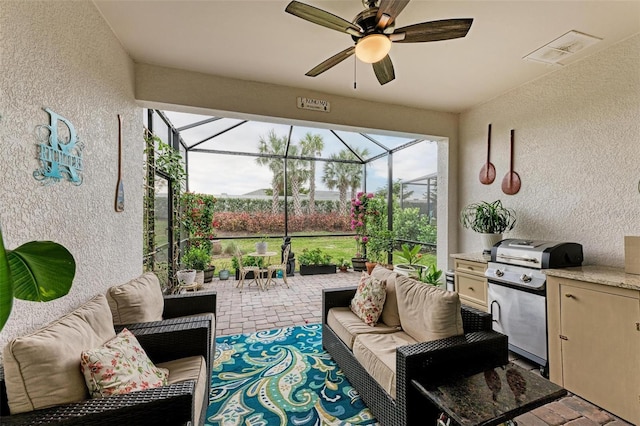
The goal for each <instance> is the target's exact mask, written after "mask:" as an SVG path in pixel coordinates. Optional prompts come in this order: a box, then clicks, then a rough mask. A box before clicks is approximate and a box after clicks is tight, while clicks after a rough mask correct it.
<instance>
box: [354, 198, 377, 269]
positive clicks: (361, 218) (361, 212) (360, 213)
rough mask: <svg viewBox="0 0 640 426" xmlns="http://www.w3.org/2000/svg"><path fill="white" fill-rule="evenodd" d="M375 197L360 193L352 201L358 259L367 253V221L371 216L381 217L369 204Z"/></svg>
mask: <svg viewBox="0 0 640 426" xmlns="http://www.w3.org/2000/svg"><path fill="white" fill-rule="evenodd" d="M373 197H374V194H373V193H372V192H358V194H356V198H354V199H352V200H351V229H352V230H353V231H354V232H355V233H356V236H355V240H356V251H357V253H356V257H362V256H363V253H366V249H367V242H368V241H369V236H368V234H367V220H368V219H370V218H371V216H378V215H380V212H379V211H378V210H377V208H372V206H371V203H370V202H369V200H371V199H372V198H373Z"/></svg>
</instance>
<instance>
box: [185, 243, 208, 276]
mask: <svg viewBox="0 0 640 426" xmlns="http://www.w3.org/2000/svg"><path fill="white" fill-rule="evenodd" d="M180 261H181V263H182V265H183V266H184V267H185V268H186V269H195V270H196V271H203V270H205V269H206V268H207V267H208V266H209V264H210V263H211V255H210V254H209V251H208V250H207V249H206V248H204V247H198V246H191V247H189V248H188V249H187V251H186V252H185V253H184V254H183V255H182V258H181V259H180Z"/></svg>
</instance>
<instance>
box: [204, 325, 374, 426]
mask: <svg viewBox="0 0 640 426" xmlns="http://www.w3.org/2000/svg"><path fill="white" fill-rule="evenodd" d="M211 383H212V386H211V395H210V398H209V402H210V404H209V408H208V410H207V422H206V424H207V425H224V426H232V425H238V426H239V425H243V426H277V425H282V426H284V425H305V426H306V425H309V426H312V425H313V426H325V425H326V426H328V425H340V426H349V425H378V423H377V422H376V420H375V418H374V417H373V415H372V414H371V412H370V411H369V409H368V408H367V407H366V406H365V405H364V403H363V402H362V400H361V399H360V395H358V393H357V392H356V390H355V389H354V388H353V387H352V386H351V385H350V384H349V382H348V381H347V379H346V377H345V376H344V374H343V373H342V370H340V368H339V367H338V366H337V365H336V363H335V362H334V361H333V359H331V356H330V355H329V354H328V353H327V352H325V351H324V349H323V348H322V327H321V325H320V324H309V325H305V326H298V327H286V328H281V329H276V330H268V331H260V332H257V333H251V334H238V335H235V336H224V337H219V338H218V339H216V359H215V362H214V367H213V377H212V382H211Z"/></svg>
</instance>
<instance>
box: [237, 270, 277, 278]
mask: <svg viewBox="0 0 640 426" xmlns="http://www.w3.org/2000/svg"><path fill="white" fill-rule="evenodd" d="M274 275H275V274H274ZM260 277H261V278H267V271H262V272H261V273H260ZM239 279H240V271H239V270H238V269H236V281H237V280H239ZM244 279H246V280H252V279H253V271H250V272H247V275H246V276H245V277H244Z"/></svg>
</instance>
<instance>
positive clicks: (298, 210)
mask: <svg viewBox="0 0 640 426" xmlns="http://www.w3.org/2000/svg"><path fill="white" fill-rule="evenodd" d="M300 150H301V149H300V148H299V147H298V146H297V145H289V153H288V154H289V157H297V156H299V153H298V152H299V151H300ZM287 179H288V182H289V183H290V184H291V196H292V197H293V214H294V215H296V216H302V206H301V204H300V189H301V188H302V184H303V183H304V182H306V181H307V179H309V169H308V168H307V161H305V160H297V159H294V158H288V159H287Z"/></svg>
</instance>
